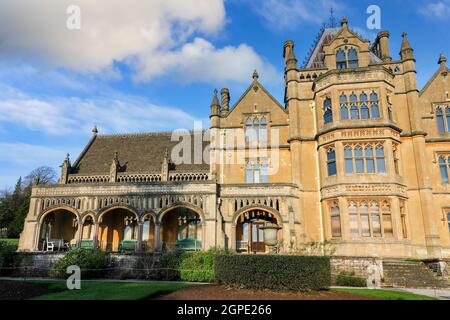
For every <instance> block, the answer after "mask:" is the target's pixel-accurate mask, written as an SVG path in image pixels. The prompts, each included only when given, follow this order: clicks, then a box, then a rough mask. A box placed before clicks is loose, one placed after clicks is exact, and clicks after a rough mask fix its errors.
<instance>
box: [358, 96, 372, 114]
mask: <svg viewBox="0 0 450 320" xmlns="http://www.w3.org/2000/svg"><path fill="white" fill-rule="evenodd" d="M359 100H360V103H361V119H369V118H370V114H369V107H368V106H367V94H365V93H364V92H363V93H361V95H360V97H359Z"/></svg>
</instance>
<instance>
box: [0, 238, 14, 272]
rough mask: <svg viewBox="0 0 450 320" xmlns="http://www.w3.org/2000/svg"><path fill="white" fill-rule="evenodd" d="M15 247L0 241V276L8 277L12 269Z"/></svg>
mask: <svg viewBox="0 0 450 320" xmlns="http://www.w3.org/2000/svg"><path fill="white" fill-rule="evenodd" d="M16 250H17V246H15V245H12V244H9V243H8V242H6V241H3V240H0V275H2V276H4V275H8V274H10V273H11V272H12V268H13V267H14V256H15V252H16Z"/></svg>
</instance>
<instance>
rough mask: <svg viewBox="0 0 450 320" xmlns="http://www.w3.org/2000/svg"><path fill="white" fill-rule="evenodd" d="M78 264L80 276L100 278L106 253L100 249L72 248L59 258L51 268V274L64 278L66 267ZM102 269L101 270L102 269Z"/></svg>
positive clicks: (105, 261) (105, 260) (104, 267)
mask: <svg viewBox="0 0 450 320" xmlns="http://www.w3.org/2000/svg"><path fill="white" fill-rule="evenodd" d="M73 265H75V266H79V267H80V269H81V276H82V277H83V278H84V279H88V278H101V277H103V275H104V274H105V272H104V269H106V268H107V266H108V259H107V254H106V253H105V252H104V251H102V250H84V249H81V250H74V251H68V252H67V253H66V254H65V255H64V257H62V258H61V259H59V260H58V261H57V262H56V263H55V265H54V266H53V268H52V270H51V275H52V276H55V277H58V278H66V277H67V276H68V274H67V273H66V271H67V267H69V266H73ZM102 269H103V270H102Z"/></svg>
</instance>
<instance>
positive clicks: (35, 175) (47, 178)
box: [23, 167, 58, 187]
mask: <svg viewBox="0 0 450 320" xmlns="http://www.w3.org/2000/svg"><path fill="white" fill-rule="evenodd" d="M57 179H58V175H57V173H56V171H55V170H54V169H53V168H51V167H39V168H36V169H34V170H33V171H31V172H30V173H29V174H28V175H27V176H26V177H25V179H24V181H23V183H24V185H25V187H29V186H31V185H33V184H34V182H35V181H36V180H38V181H39V184H55V183H56V181H57Z"/></svg>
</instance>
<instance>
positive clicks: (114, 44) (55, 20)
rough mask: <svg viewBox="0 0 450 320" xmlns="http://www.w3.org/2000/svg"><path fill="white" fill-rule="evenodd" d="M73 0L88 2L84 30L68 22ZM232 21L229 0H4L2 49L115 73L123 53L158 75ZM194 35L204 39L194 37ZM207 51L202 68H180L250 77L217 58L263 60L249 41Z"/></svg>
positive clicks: (189, 77) (147, 75)
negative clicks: (226, 1)
mask: <svg viewBox="0 0 450 320" xmlns="http://www.w3.org/2000/svg"><path fill="white" fill-rule="evenodd" d="M69 5H78V6H79V7H80V9H81V29H80V30H69V29H67V27H66V21H67V19H68V17H69V15H68V14H67V13H66V10H67V8H68V7H69ZM225 24H226V12H225V6H224V0H181V1H180V0H127V1H125V0H96V1H92V0H28V1H17V0H2V1H0V57H1V56H3V57H5V56H12V57H18V56H24V57H25V58H26V59H33V60H34V59H36V58H38V59H43V60H44V61H45V62H46V63H47V64H49V65H51V66H53V67H64V68H68V69H71V70H75V71H80V72H95V73H100V72H102V73H104V72H105V70H106V71H108V72H109V73H110V74H112V75H113V76H117V72H118V71H117V70H114V62H117V61H119V62H123V63H126V64H129V65H131V66H135V67H141V66H142V65H144V66H145V68H146V69H145V71H141V70H134V72H136V73H138V75H137V76H136V79H140V80H151V79H152V76H154V75H155V76H156V75H161V74H162V72H166V73H170V72H171V71H172V70H173V68H175V67H176V66H179V65H180V64H183V62H178V63H177V62H175V61H173V60H174V59H180V60H184V61H192V58H193V57H192V56H191V55H190V54H191V53H192V51H190V50H189V48H193V49H200V50H204V49H205V44H207V43H209V42H208V41H207V40H204V39H202V38H205V37H215V36H216V35H218V34H219V32H220V31H222V30H223V28H224V26H225ZM193 37H197V39H196V40H194V41H193V42H191V39H192V38H193ZM200 37H202V38H200ZM199 45H200V47H199ZM207 52H208V54H209V56H208V55H203V56H198V57H195V63H196V64H197V65H198V66H199V67H198V69H197V71H196V72H195V73H193V74H192V73H191V74H183V73H180V74H179V75H178V77H180V80H182V81H190V82H194V81H209V80H210V79H211V78H213V79H217V80H219V81H223V80H232V81H241V82H243V81H246V80H248V74H246V75H245V78H244V77H243V76H242V73H240V74H239V75H240V76H241V77H240V78H239V77H238V76H237V75H235V76H233V77H230V76H229V74H228V73H225V74H224V76H225V78H222V77H221V74H220V73H219V74H211V73H212V71H214V70H217V67H216V66H215V65H211V64H212V63H217V60H218V58H219V57H224V56H225V58H226V59H224V60H223V61H221V66H222V70H228V69H236V68H235V65H236V64H240V65H243V64H244V63H245V64H248V65H251V66H252V67H257V66H260V65H261V64H262V59H261V58H260V57H259V56H258V54H257V53H256V52H255V51H254V50H253V49H251V48H250V47H248V46H246V45H244V44H243V45H241V46H237V47H226V48H216V47H214V46H213V45H210V46H208V48H207ZM241 55H242V56H241ZM167 56H168V57H167ZM168 60H172V61H171V62H168ZM137 61H138V63H137ZM187 64H188V62H185V63H184V65H185V66H186V65H187ZM260 68H262V67H260Z"/></svg>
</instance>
